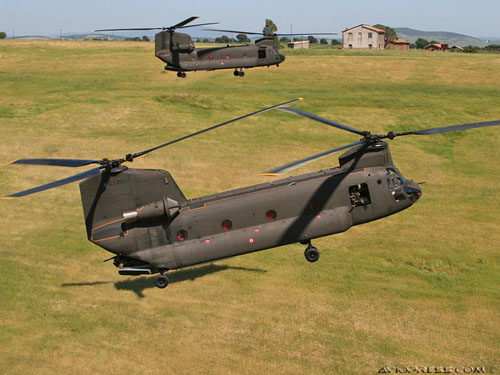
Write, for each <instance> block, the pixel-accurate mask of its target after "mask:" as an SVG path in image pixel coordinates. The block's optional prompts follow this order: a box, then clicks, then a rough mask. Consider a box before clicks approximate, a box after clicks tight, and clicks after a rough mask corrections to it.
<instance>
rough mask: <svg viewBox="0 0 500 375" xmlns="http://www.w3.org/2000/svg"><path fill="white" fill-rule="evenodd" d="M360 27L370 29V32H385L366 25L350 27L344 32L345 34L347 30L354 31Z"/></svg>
mask: <svg viewBox="0 0 500 375" xmlns="http://www.w3.org/2000/svg"><path fill="white" fill-rule="evenodd" d="M360 26H362V27H364V28H365V29H370V30H373V31H376V32H377V33H385V30H382V29H379V28H376V27H373V26H370V25H367V24H365V23H363V24H361V25H358V26H354V27H350V28H348V29H345V30H344V32H346V31H347V30H352V29H355V28H356V27H360Z"/></svg>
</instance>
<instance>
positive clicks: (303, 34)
mask: <svg viewBox="0 0 500 375" xmlns="http://www.w3.org/2000/svg"><path fill="white" fill-rule="evenodd" d="M274 35H277V36H308V35H339V33H300V34H281V33H277V34H274Z"/></svg>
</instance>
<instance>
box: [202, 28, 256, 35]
mask: <svg viewBox="0 0 500 375" xmlns="http://www.w3.org/2000/svg"><path fill="white" fill-rule="evenodd" d="M203 30H205V31H219V32H222V33H238V34H251V35H262V34H263V33H255V32H253V31H238V30H222V29H203Z"/></svg>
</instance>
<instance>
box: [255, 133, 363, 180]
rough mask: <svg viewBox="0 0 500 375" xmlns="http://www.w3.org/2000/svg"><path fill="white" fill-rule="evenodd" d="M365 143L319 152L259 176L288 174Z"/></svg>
mask: <svg viewBox="0 0 500 375" xmlns="http://www.w3.org/2000/svg"><path fill="white" fill-rule="evenodd" d="M366 142H367V140H365V139H362V140H361V141H357V142H354V143H350V144H348V145H345V146H341V147H337V148H334V149H331V150H328V151H323V152H320V153H319V154H316V155H312V156H308V157H307V158H304V159H300V160H297V161H294V162H291V163H288V164H285V165H282V166H281V167H278V168H274V169H271V170H270V171H267V172H265V173H262V174H261V175H262V176H274V175H278V174H280V173H283V172H289V171H291V170H293V169H296V168H299V167H302V166H303V165H306V164H309V163H311V162H313V161H315V160H317V159H319V158H322V157H324V156H327V155H330V154H333V153H334V152H337V151H341V150H345V149H346V148H351V147H353V146H357V145H360V144H362V143H366Z"/></svg>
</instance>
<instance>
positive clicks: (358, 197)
mask: <svg viewBox="0 0 500 375" xmlns="http://www.w3.org/2000/svg"><path fill="white" fill-rule="evenodd" d="M349 198H350V199H351V205H352V206H353V207H359V206H366V205H367V204H370V203H371V199H370V192H369V190H368V185H367V184H365V183H363V184H358V185H353V186H350V187H349Z"/></svg>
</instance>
